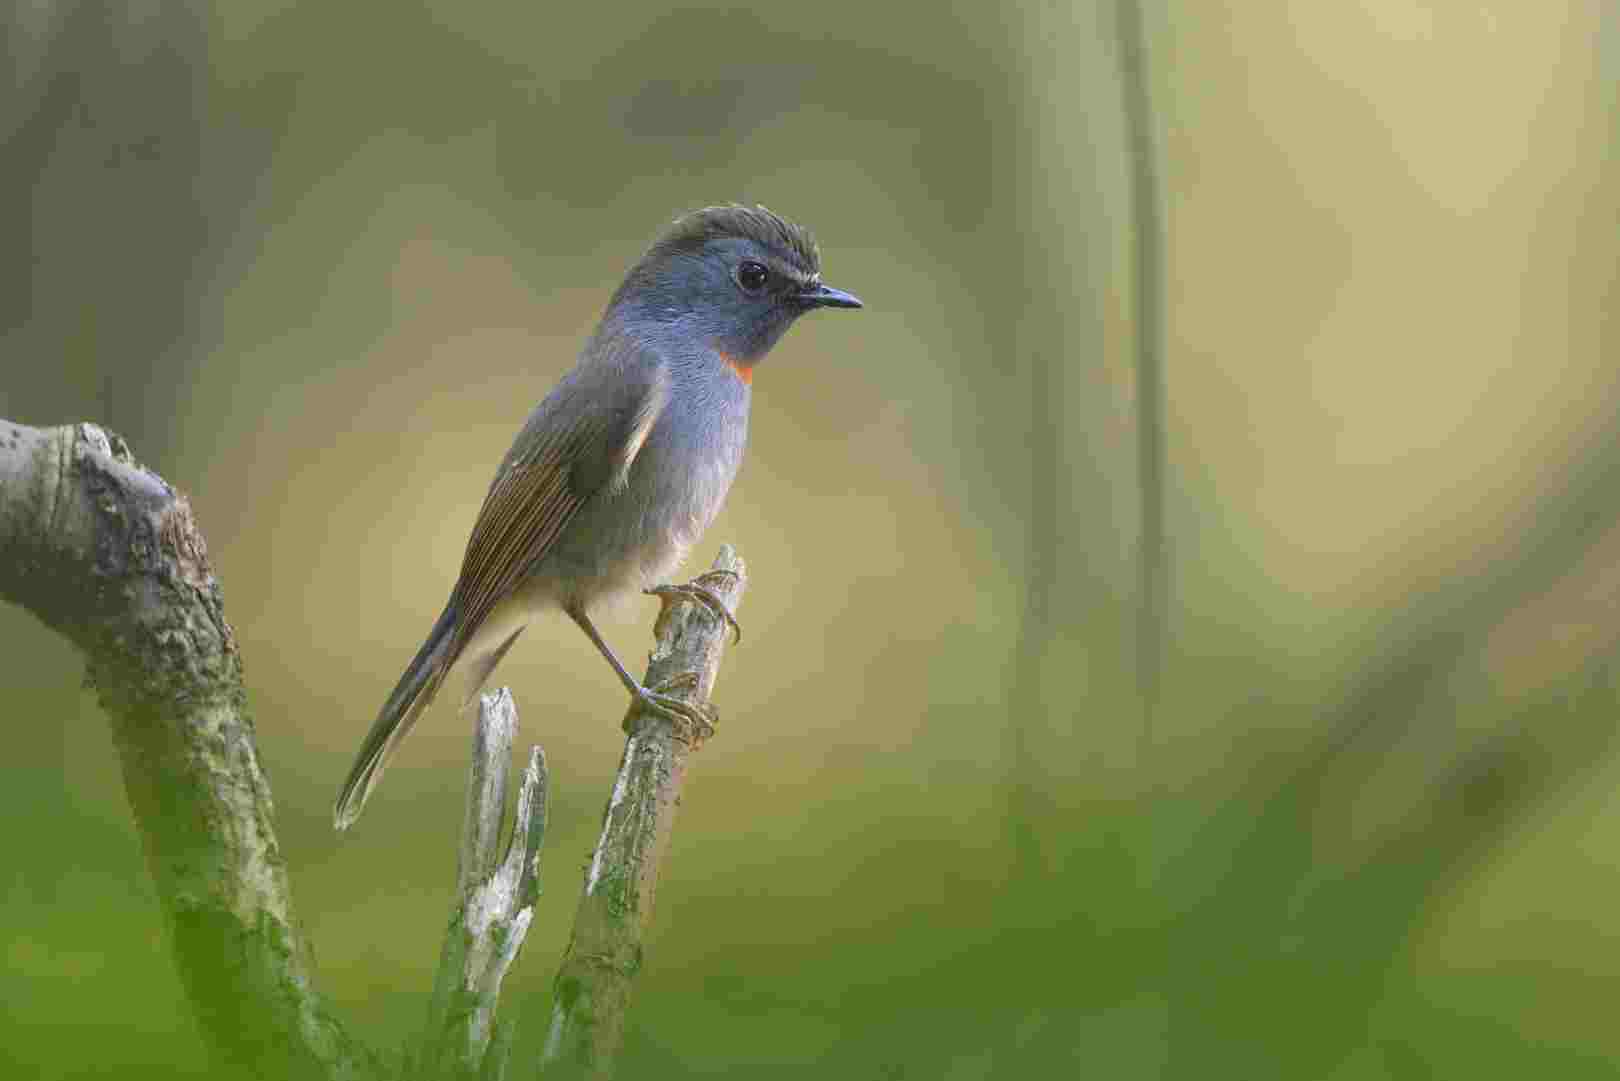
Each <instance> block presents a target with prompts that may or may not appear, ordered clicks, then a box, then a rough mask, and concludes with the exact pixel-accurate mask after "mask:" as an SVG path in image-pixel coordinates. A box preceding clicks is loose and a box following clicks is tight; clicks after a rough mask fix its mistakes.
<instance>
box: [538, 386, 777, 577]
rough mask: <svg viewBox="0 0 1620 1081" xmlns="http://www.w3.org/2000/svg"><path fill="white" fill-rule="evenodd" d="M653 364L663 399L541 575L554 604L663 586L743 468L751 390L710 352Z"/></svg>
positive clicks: (560, 540) (578, 517)
mask: <svg viewBox="0 0 1620 1081" xmlns="http://www.w3.org/2000/svg"><path fill="white" fill-rule="evenodd" d="M657 364H658V366H659V373H658V375H659V378H658V380H656V382H657V383H658V384H660V385H662V386H663V387H664V395H665V400H664V402H663V406H662V408H661V409H660V410H659V411H658V414H657V417H656V419H655V420H653V422H652V425H651V427H650V428H649V429H648V430H647V431H646V433H645V435H644V436H643V437H642V438H641V440H640V446H639V448H638V449H637V450H636V453H635V456H634V458H633V459H632V460H631V462H630V465H629V469H628V471H626V473H625V474H624V479H623V484H622V485H607V486H603V487H602V488H600V489H598V490H597V491H596V492H595V493H594V494H593V495H592V496H591V497H590V499H589V500H588V501H587V502H586V503H585V504H584V505H583V506H582V507H581V508H580V510H579V513H578V515H577V516H576V517H575V518H574V520H573V521H572V522H571V523H570V525H569V528H568V530H567V533H566V535H565V536H564V537H562V538H559V543H558V545H557V547H556V549H555V550H554V551H553V552H552V553H551V555H550V556H549V557H548V558H547V559H546V560H545V561H544V565H543V566H542V567H539V568H537V571H539V572H540V575H541V576H542V577H549V578H554V579H555V580H557V584H558V585H559V586H561V587H562V588H560V589H558V590H557V591H556V592H557V593H558V594H562V596H559V599H562V600H567V599H578V600H580V601H583V602H585V603H587V604H588V603H590V602H592V601H593V600H597V599H600V598H602V597H603V596H605V595H608V594H619V593H627V592H632V591H635V590H639V589H642V588H645V587H646V586H649V585H654V584H659V583H661V582H664V581H666V580H667V576H668V575H669V573H670V572H672V571H673V570H674V569H675V566H676V565H677V564H679V563H680V561H681V560H682V559H683V558H684V557H685V555H686V553H687V551H688V550H689V549H690V548H691V547H692V545H693V544H695V543H696V542H697V540H698V538H699V537H700V536H701V535H702V534H703V531H704V530H705V529H707V528H708V526H709V524H710V523H711V522H712V521H713V520H714V517H715V515H717V514H718V513H719V512H720V508H721V506H722V505H723V504H724V502H725V498H726V494H727V492H729V491H730V489H731V483H732V481H733V480H734V479H735V478H736V475H737V470H738V467H739V466H740V465H741V464H742V456H743V448H744V445H745V444H746V442H747V438H748V405H749V391H748V387H747V385H746V384H744V383H743V381H742V380H741V379H740V378H738V377H737V375H736V373H735V372H734V371H733V370H731V369H730V368H729V367H727V366H726V365H725V364H724V362H723V361H722V360H720V358H718V357H716V356H714V355H712V354H711V355H710V356H707V357H682V358H678V359H676V360H673V361H670V360H662V359H661V360H659V361H658V362H657ZM564 583H566V585H564Z"/></svg>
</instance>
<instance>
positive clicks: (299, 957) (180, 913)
mask: <svg viewBox="0 0 1620 1081" xmlns="http://www.w3.org/2000/svg"><path fill="white" fill-rule="evenodd" d="M0 599H3V600H7V601H11V602H13V603H16V604H20V605H22V606H23V607H25V608H27V609H28V610H29V611H31V612H33V613H34V614H35V615H36V616H38V617H39V618H40V619H41V620H42V621H44V623H45V624H46V625H47V626H49V627H51V628H52V629H54V630H56V631H58V632H59V633H61V634H62V635H64V636H65V637H66V638H68V640H70V641H71V642H73V644H74V645H75V646H77V647H78V648H79V650H80V652H81V653H82V654H83V655H84V660H85V669H86V673H87V679H88V682H89V684H90V685H91V686H92V687H94V689H95V691H96V694H97V696H98V697H99V699H100V701H101V705H102V708H103V709H104V710H105V711H106V714H107V717H108V719H109V721H110V722H111V725H112V734H113V741H114V743H115V744H116V745H117V748H118V754H119V758H120V760H121V764H122V768H123V776H124V787H125V790H126V792H127V793H128V795H129V802H130V807H131V809H132V810H133V812H134V816H135V822H136V826H137V828H138V829H139V831H140V834H141V841H142V845H143V847H144V849H145V853H146V863H147V867H148V869H149V870H150V872H151V875H152V881H153V883H154V885H155V886H156V891H157V896H158V900H159V902H160V904H161V905H162V909H163V913H164V917H165V921H166V923H167V929H168V932H169V939H170V941H171V942H172V944H173V947H174V954H175V958H176V961H177V964H178V967H179V972H180V977H181V980H182V982H183V984H184V986H185V990H186V994H187V997H188V998H189V999H190V1001H191V1004H192V1006H193V1008H194V1009H195V1011H196V1014H197V1017H198V1019H199V1021H200V1022H201V1028H202V1031H203V1034H204V1036H205V1038H206V1039H207V1041H208V1042H209V1044H210V1047H211V1048H212V1050H213V1051H214V1052H215V1054H216V1055H217V1056H218V1057H219V1059H220V1060H221V1062H222V1064H226V1065H232V1066H235V1067H238V1068H240V1069H243V1070H244V1071H246V1072H248V1073H250V1074H253V1075H256V1076H262V1077H288V1078H305V1077H317V1078H357V1077H371V1076H374V1075H375V1074H376V1072H377V1069H376V1065H375V1063H374V1062H373V1060H372V1059H371V1057H370V1055H369V1054H368V1053H367V1052H366V1051H364V1050H363V1049H362V1048H360V1047H359V1046H358V1045H357V1044H356V1043H354V1041H352V1040H351V1039H350V1038H349V1037H348V1036H347V1035H346V1034H345V1032H344V1031H343V1029H342V1027H341V1026H340V1025H339V1024H338V1022H337V1020H336V1018H334V1017H333V1015H332V1014H331V1013H330V1011H329V1010H328V1009H327V1007H326V1006H325V1005H324V1004H323V1003H322V1001H321V1000H320V998H319V997H318V996H317V995H316V994H315V992H314V990H313V989H312V987H311V985H310V974H311V969H312V967H313V965H312V960H311V957H310V951H309V947H308V944H307V942H306V941H305V939H304V937H303V934H302V932H301V931H300V929H299V927H298V924H297V922H296V920H295V918H294V915H293V909H292V901H291V895H290V893H289V891H288V884H287V871H286V867H285V865H284V863H283V861H282V858H281V851H280V849H279V847H278V845H277V843H276V835H275V828H274V825H273V817H274V816H273V810H272V807H271V801H270V785H269V782H268V781H267V780H266V779H265V776H264V773H263V771H262V770H261V769H260V767H259V758H258V750H257V746H256V744H255V738H254V731H253V719H252V717H251V716H250V715H249V713H248V710H247V706H246V700H245V696H244V694H243V690H242V664H241V658H240V656H239V654H238V653H237V647H236V640H235V638H234V636H233V635H232V633H231V628H230V624H228V623H227V622H226V621H225V614H224V607H223V602H222V599H221V594H220V587H219V582H218V580H217V579H216V578H215V577H214V573H213V569H212V567H211V566H210V565H209V562H208V550H207V547H206V546H205V544H204V543H203V537H202V534H201V532H199V531H198V529H197V525H196V522H195V521H194V520H193V519H192V515H191V508H190V505H189V504H188V503H187V501H186V499H185V497H184V496H182V495H180V494H179V493H178V492H176V491H175V490H174V489H173V488H171V487H170V486H169V485H168V484H167V483H165V482H164V481H163V479H162V478H161V477H159V476H157V475H156V474H154V473H152V472H150V471H148V470H146V469H144V468H142V467H141V466H140V465H138V464H137V463H136V462H135V460H134V459H133V457H132V456H131V455H130V452H129V448H128V447H127V446H125V445H124V442H123V440H121V439H119V438H118V437H117V436H115V435H110V434H108V433H106V432H103V431H102V430H101V429H100V428H97V427H95V426H94V425H91V424H78V425H71V426H66V427H60V428H50V429H37V428H29V427H25V426H23V425H18V424H13V423H10V422H8V421H3V420H0Z"/></svg>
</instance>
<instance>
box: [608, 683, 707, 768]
mask: <svg viewBox="0 0 1620 1081" xmlns="http://www.w3.org/2000/svg"><path fill="white" fill-rule="evenodd" d="M697 683H698V677H697V674H696V673H694V672H682V673H681V674H679V675H677V676H675V677H674V678H673V679H669V680H665V681H664V682H663V683H660V684H659V685H658V689H657V690H652V689H650V688H647V687H643V688H641V693H640V694H638V695H637V696H636V697H637V698H638V699H639V700H640V703H641V705H642V706H644V707H646V708H647V709H648V710H650V711H652V712H653V713H656V714H658V715H659V716H660V717H663V718H664V719H665V720H667V721H669V723H670V724H671V725H672V726H673V727H674V729H675V738H676V739H678V740H680V741H681V742H682V743H685V744H687V745H688V746H690V747H691V748H693V749H694V750H696V749H697V748H698V747H701V746H702V745H703V742H704V741H705V740H707V739H709V738H710V737H711V736H713V735H714V730H715V728H716V726H718V725H719V723H720V713H719V711H718V710H716V709H715V708H714V705H713V704H712V703H709V702H688V701H686V700H685V699H684V698H676V697H675V696H674V695H672V694H666V693H665V692H666V691H669V690H675V689H678V688H686V689H690V688H694V687H696V686H697ZM636 716H637V711H636V710H633V709H632V710H631V711H630V713H629V715H628V716H627V717H626V718H625V731H626V732H628V733H630V734H631V735H635V734H636V728H635V727H633V722H634V721H635V718H636Z"/></svg>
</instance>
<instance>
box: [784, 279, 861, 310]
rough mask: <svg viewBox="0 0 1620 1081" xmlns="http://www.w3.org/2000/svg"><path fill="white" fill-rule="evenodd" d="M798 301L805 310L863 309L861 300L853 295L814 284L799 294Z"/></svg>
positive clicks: (828, 286)
mask: <svg viewBox="0 0 1620 1081" xmlns="http://www.w3.org/2000/svg"><path fill="white" fill-rule="evenodd" d="M799 300H800V302H801V303H803V304H804V306H805V307H807V308H863V307H865V305H864V304H862V303H861V298H860V297H858V296H856V295H855V294H854V293H846V292H844V291H843V290H842V289H834V288H833V287H832V286H830V285H822V284H821V283H819V282H818V283H816V284H815V285H812V286H811V287H810V288H808V289H806V290H805V291H804V292H802V293H800V294H799Z"/></svg>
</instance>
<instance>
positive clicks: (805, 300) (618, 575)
mask: <svg viewBox="0 0 1620 1081" xmlns="http://www.w3.org/2000/svg"><path fill="white" fill-rule="evenodd" d="M860 306H861V302H860V301H859V300H857V299H856V298H855V297H853V296H851V295H850V294H849V293H845V292H843V291H841V290H838V289H834V288H832V287H831V286H829V285H826V284H824V283H823V282H822V280H821V255H820V253H819V252H818V250H817V248H816V244H815V241H814V240H813V239H812V238H811V236H810V234H809V232H808V231H806V230H805V229H803V228H802V227H800V226H797V225H794V224H793V223H791V222H789V221H786V220H784V219H783V218H781V217H779V216H777V215H776V214H773V213H771V212H770V211H769V210H766V209H765V208H764V207H760V206H715V207H708V208H706V209H703V210H697V211H693V212H692V213H690V214H686V215H684V216H683V217H681V218H679V219H677V220H676V221H674V222H673V223H671V224H670V225H669V227H668V228H666V229H665V230H664V231H663V233H662V234H661V235H659V237H658V238H657V240H655V241H654V242H653V244H652V246H651V247H650V248H649V249H648V250H647V252H646V254H645V255H643V256H642V257H641V259H640V260H639V261H638V262H637V263H636V264H635V266H633V267H632V268H631V269H630V272H629V274H627V275H626V276H625V279H624V283H623V284H622V285H620V286H619V288H618V290H617V291H616V292H615V293H614V294H613V299H612V300H611V301H609V303H608V307H607V311H606V312H604V313H603V315H602V320H601V322H600V323H599V324H598V325H597V328H596V331H595V333H593V334H592V335H591V337H590V339H589V340H588V341H587V342H586V343H585V347H584V348H583V349H582V350H581V351H580V356H579V362H578V363H577V364H576V365H575V366H574V368H573V370H572V371H570V372H569V373H568V374H567V375H565V376H564V377H563V378H562V380H561V381H560V382H559V383H558V384H557V385H556V386H555V387H553V388H552V390H551V393H550V394H547V395H546V397H545V399H544V400H543V401H542V402H541V403H540V404H539V405H538V406H536V407H535V409H534V412H532V413H530V414H529V419H528V421H527V422H525V424H524V425H523V429H522V431H520V432H519V433H518V436H517V438H516V439H515V440H514V441H513V443H512V449H511V450H509V451H507V452H506V458H505V459H504V460H503V461H502V462H501V464H500V467H499V468H498V469H497V470H496V471H495V479H494V480H493V481H492V482H491V484H490V486H489V493H488V494H487V495H486V496H485V497H484V505H483V507H482V508H481V509H480V510H479V512H478V518H477V521H476V522H474V524H473V529H472V536H471V537H470V538H469V539H468V541H467V551H466V554H465V555H464V556H463V558H462V564H461V576H460V578H459V579H458V580H457V582H456V586H455V589H454V590H452V591H451V594H450V599H449V601H448V602H447V603H446V604H445V606H444V613H443V614H442V615H441V616H439V619H438V622H437V623H435V624H434V625H433V629H432V630H431V631H429V632H428V636H427V641H425V642H423V643H422V648H421V649H419V650H417V652H416V657H415V658H414V659H413V660H412V661H411V663H410V665H409V666H408V667H407V668H406V669H405V674H404V675H402V676H401V677H400V679H399V683H398V684H397V685H396V686H395V687H394V690H393V693H392V694H390V695H389V696H388V700H387V701H386V702H385V703H383V707H382V710H381V711H380V712H379V713H378V714H377V720H376V721H375V722H374V723H373V724H372V726H371V731H370V732H368V733H367V734H366V739H365V742H364V743H363V744H362V745H361V747H360V753H359V755H358V756H357V757H356V759H355V763H354V768H353V769H352V770H350V772H349V777H348V779H347V780H346V781H345V782H344V783H343V790H342V792H341V793H340V794H339V795H338V799H337V805H336V807H335V809H334V812H333V817H334V819H335V821H336V824H337V828H338V829H340V830H341V829H346V828H347V827H348V826H349V825H350V824H351V823H353V822H354V820H355V818H356V817H357V816H358V815H359V814H360V809H361V808H362V807H363V806H364V805H365V802H366V797H367V796H369V795H370V794H371V791H372V789H373V788H375V787H376V784H377V779H378V778H379V777H380V776H381V775H382V771H383V767H384V766H385V765H386V764H387V762H388V758H389V756H390V755H391V754H392V753H393V751H394V750H395V748H397V747H398V746H399V743H400V741H401V740H402V739H404V738H405V735H406V733H408V732H409V731H410V730H411V726H412V725H414V724H415V723H416V720H417V718H418V717H420V716H421V715H422V712H423V710H425V709H426V708H427V706H428V704H429V703H430V702H432V701H433V698H434V696H435V695H436V694H437V693H438V690H439V688H440V687H441V686H442V685H443V683H444V681H445V678H446V677H447V676H448V675H449V674H450V671H451V669H453V668H454V669H459V670H463V671H465V672H466V675H467V680H466V685H467V693H466V698H465V699H464V701H463V705H464V706H465V704H466V703H469V702H471V701H472V700H473V699H474V698H475V697H476V696H477V694H478V691H479V689H480V688H481V687H482V686H483V685H484V683H485V681H486V680H488V679H489V676H490V673H491V672H493V671H494V669H495V666H496V665H497V664H499V663H500V660H501V658H502V657H503V656H505V654H506V651H507V650H508V649H510V648H511V647H512V643H513V642H514V641H516V639H517V637H518V635H519V634H521V633H522V631H523V628H524V627H525V626H527V625H528V624H529V622H530V620H532V619H534V618H535V617H536V616H537V615H539V614H541V613H543V612H546V611H548V610H551V609H560V610H561V611H562V612H564V613H566V614H567V615H568V616H569V617H570V618H571V619H573V621H574V622H575V623H576V624H578V625H579V627H580V629H581V630H583V631H584V632H585V633H586V635H588V636H589V637H590V639H591V641H592V642H594V643H595V644H596V648H597V649H598V650H600V651H601V653H602V656H603V657H605V658H606V659H607V661H608V663H609V664H611V665H612V666H613V670H614V672H615V673H617V675H618V677H619V679H620V681H621V682H623V683H624V685H625V688H626V689H627V690H628V691H629V692H630V693H631V694H632V695H634V696H635V697H636V698H639V699H640V700H641V701H642V702H644V703H646V704H647V705H648V706H650V707H651V708H653V709H655V710H657V711H659V712H660V713H663V714H664V715H666V716H669V717H670V718H671V719H672V720H674V721H676V723H677V724H679V725H682V726H691V725H703V724H706V721H705V720H704V717H703V715H702V714H701V713H700V712H699V711H697V710H695V709H694V708H693V707H691V706H689V705H687V704H686V703H684V702H682V701H680V700H679V699H677V698H673V697H670V696H667V695H663V694H658V693H655V692H653V691H651V690H648V689H647V688H645V687H643V686H641V684H640V683H638V682H637V681H636V679H635V677H634V676H632V675H631V674H630V673H629V672H628V671H627V670H626V669H625V667H624V665H622V664H620V663H619V659H618V658H617V657H616V656H614V654H613V651H612V650H611V649H610V648H608V645H607V643H606V642H604V641H603V640H602V636H601V635H600V634H598V633H597V630H596V627H595V625H594V624H593V623H592V622H591V617H590V611H591V608H592V607H593V606H594V605H596V604H597V603H599V602H601V601H603V600H605V599H607V598H609V597H610V596H613V595H618V594H624V593H628V592H633V591H636V590H643V589H647V588H649V587H653V586H658V585H660V584H661V583H663V582H664V581H665V579H666V576H667V575H668V574H669V573H670V572H671V571H673V570H674V569H675V567H676V565H677V564H679V563H680V561H681V559H682V558H683V557H684V556H685V554H686V552H687V550H688V549H689V548H691V546H692V545H693V543H694V542H696V540H697V539H698V537H699V536H700V535H701V534H702V533H703V531H704V529H705V528H706V527H707V526H708V525H709V523H710V522H711V521H712V520H713V519H714V516H715V515H716V514H717V513H718V512H719V510H720V505H721V503H722V502H724V500H725V498H726V492H727V491H728V490H729V489H730V488H731V481H732V478H733V477H735V476H736V475H737V467H738V465H739V464H740V463H741V461H742V454H743V444H744V442H745V441H746V439H747V435H748V402H749V396H750V393H751V387H752V383H753V373H754V366H755V365H756V364H758V363H759V361H760V360H761V359H763V358H764V356H765V354H766V353H767V352H769V351H770V349H771V347H772V346H773V345H775V344H776V342H777V341H778V340H779V339H780V338H781V337H782V334H783V333H784V332H785V331H786V330H787V328H788V327H789V326H791V325H792V324H793V322H794V320H796V319H798V318H799V316H801V315H803V314H805V313H806V312H808V311H812V310H814V309H816V308H859V307H860ZM710 599H711V600H712V599H713V598H712V597H711V598H710ZM715 603H718V602H717V601H716V602H715Z"/></svg>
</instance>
